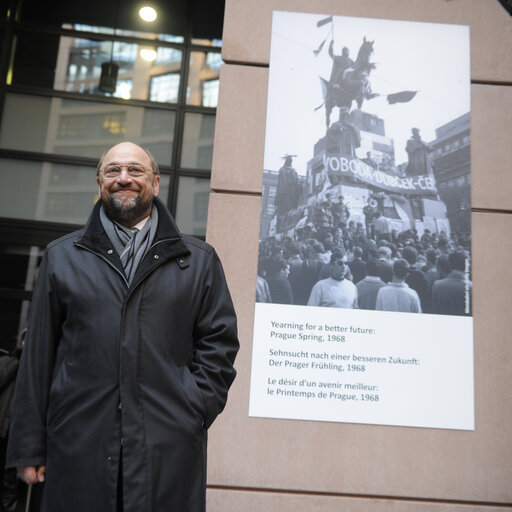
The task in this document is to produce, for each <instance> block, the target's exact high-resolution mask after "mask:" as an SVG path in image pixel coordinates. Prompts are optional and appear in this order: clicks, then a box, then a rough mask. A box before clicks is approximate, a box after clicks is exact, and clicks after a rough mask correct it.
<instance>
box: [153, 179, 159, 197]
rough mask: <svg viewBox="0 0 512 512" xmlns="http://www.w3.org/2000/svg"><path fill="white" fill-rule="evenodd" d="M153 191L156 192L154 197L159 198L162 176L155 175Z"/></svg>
mask: <svg viewBox="0 0 512 512" xmlns="http://www.w3.org/2000/svg"><path fill="white" fill-rule="evenodd" d="M153 190H154V193H153V195H154V196H157V195H158V192H159V190H160V174H156V175H155V179H154V180H153Z"/></svg>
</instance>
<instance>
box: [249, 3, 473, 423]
mask: <svg viewBox="0 0 512 512" xmlns="http://www.w3.org/2000/svg"><path fill="white" fill-rule="evenodd" d="M469 55H470V53H469V28H468V27H467V26H462V25H448V24H439V23H420V22H414V21H410V22H409V21H396V20H386V19H370V18H354V17H343V16H334V15H331V14H329V13H323V14H322V13H319V14H305V13H292V12H283V11H274V12H273V23H272V36H271V47H270V63H269V81H268V100H267V118H266V133H265V150H264V159H263V165H264V168H263V180H262V184H263V187H262V205H261V222H260V231H259V252H258V269H257V278H256V302H255V309H254V331H253V332H254V337H253V352H252V367H251V397H250V406H249V414H250V415H251V416H257V417H272V418H287V419H306V420H316V421H340V422H352V423H371V424H385V425H403V426H411V427H429V428H452V429H465V430H472V429H474V382H473V317H472V300H471V294H472V270H471V268H472V267H471V223H470V212H471V204H470V198H471V194H470V190H471V174H470V67H469ZM411 313H412V314H411ZM440 354H442V357H440ZM411 383H414V385H413V386H411ZM413 388H414V389H413ZM326 389H329V392H327V391H326ZM340 390H344V391H346V390H348V391H349V392H342V391H340Z"/></svg>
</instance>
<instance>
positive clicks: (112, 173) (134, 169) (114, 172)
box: [103, 165, 153, 180]
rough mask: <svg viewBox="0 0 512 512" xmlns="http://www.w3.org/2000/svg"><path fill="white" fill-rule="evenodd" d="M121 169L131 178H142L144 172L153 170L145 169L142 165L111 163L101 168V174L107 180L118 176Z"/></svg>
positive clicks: (144, 174)
mask: <svg viewBox="0 0 512 512" xmlns="http://www.w3.org/2000/svg"><path fill="white" fill-rule="evenodd" d="M123 169H126V172H127V173H128V175H129V176H130V177H132V178H142V177H143V176H146V174H149V173H152V172H153V171H152V170H150V169H146V168H145V167H144V166H143V165H113V166H111V167H105V168H104V169H103V176H105V178H107V179H109V180H113V179H115V178H119V176H121V172H122V171H123Z"/></svg>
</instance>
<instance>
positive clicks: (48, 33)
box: [0, 0, 223, 349]
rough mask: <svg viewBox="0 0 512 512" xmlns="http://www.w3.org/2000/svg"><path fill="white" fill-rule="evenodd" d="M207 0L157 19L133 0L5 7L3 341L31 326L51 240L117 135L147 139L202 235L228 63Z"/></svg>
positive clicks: (27, 2)
mask: <svg viewBox="0 0 512 512" xmlns="http://www.w3.org/2000/svg"><path fill="white" fill-rule="evenodd" d="M212 5H214V4H208V3H205V1H204V0H191V1H190V2H180V1H178V0H169V1H168V2H165V3H160V7H159V9H158V17H157V20H156V21H155V22H153V23H148V22H144V21H142V20H141V19H140V17H139V16H138V8H139V7H140V5H139V3H138V2H137V1H136V0H123V9H121V10H119V12H117V13H116V9H115V3H112V2H99V1H96V0H92V4H91V3H90V2H88V3H87V4H86V3H83V2H73V3H70V2H65V1H64V0H56V1H54V2H50V3H47V2H40V1H39V0H23V1H21V0H9V9H6V10H5V11H0V13H2V16H1V18H0V36H2V41H3V44H2V46H1V47H0V258H1V259H2V261H3V262H4V266H3V268H4V269H5V268H7V266H8V267H9V268H11V267H12V268H13V273H12V275H11V276H4V277H3V280H2V281H1V284H0V301H1V302H2V318H3V320H4V325H7V329H4V330H3V332H2V333H0V349H1V348H2V347H7V348H9V347H10V348H12V346H13V345H14V342H15V339H16V336H17V334H18V333H19V331H20V329H21V328H23V327H24V322H26V313H27V310H28V304H29V301H30V295H31V289H32V288H31V286H32V284H31V283H32V279H31V278H30V276H31V275H33V273H34V272H37V267H38V265H39V260H40V256H41V254H42V251H43V248H44V246H45V245H46V244H47V243H49V242H50V241H51V240H53V239H55V238H57V237H58V236H61V235H63V234H65V233H66V232H70V231H72V230H74V229H77V228H78V227H79V226H81V225H83V224H84V223H85V222H86V220H87V217H88V215H89V213H90V211H91V208H92V206H93V205H94V203H95V201H97V199H98V191H97V185H96V175H95V174H96V165H97V162H98V159H99V157H100V156H101V154H103V153H104V152H105V151H106V150H107V149H108V148H110V147H112V146H113V145H115V144H116V143H118V142H121V141H126V140H129V141H132V142H135V143H137V144H139V145H141V146H143V147H145V148H147V149H148V150H149V151H151V153H152V154H153V155H154V156H155V159H156V160H157V162H158V165H159V167H160V171H161V183H160V194H159V196H160V198H161V199H162V200H163V201H164V202H165V203H167V205H168V207H169V209H170V210H171V213H172V214H173V215H174V216H175V217H176V220H177V223H178V226H179V227H180V229H181V231H182V232H184V233H187V234H191V235H195V236H199V237H204V236H205V233H206V221H207V213H208V199H209V193H210V170H211V163H212V153H213V140H214V129H215V109H216V106H217V99H218V88H219V72H220V67H221V64H222V58H221V53H220V52H221V47H222V42H221V32H222V24H223V2H221V3H220V4H217V3H216V4H215V5H216V7H215V8H213V7H212ZM220 6H222V8H219V7H220ZM206 12H208V16H205V13H206ZM212 13H213V15H212ZM105 66H107V67H109V68H110V74H109V75H105V71H102V70H104V68H105ZM30 269H32V270H30ZM34 275H35V274H34Z"/></svg>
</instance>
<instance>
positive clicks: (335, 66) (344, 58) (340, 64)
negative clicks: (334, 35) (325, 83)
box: [329, 40, 354, 86]
mask: <svg viewBox="0 0 512 512" xmlns="http://www.w3.org/2000/svg"><path fill="white" fill-rule="evenodd" d="M329 55H330V57H331V59H332V71H331V78H330V79H329V84H330V85H331V86H333V85H339V84H340V82H341V80H342V78H343V73H344V72H345V70H346V69H348V68H350V67H352V66H353V65H354V61H353V60H352V59H351V58H350V57H349V56H348V55H349V50H348V48H347V47H346V46H345V47H344V48H343V49H342V50H341V55H335V53H334V40H332V41H331V44H330V45H329Z"/></svg>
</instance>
